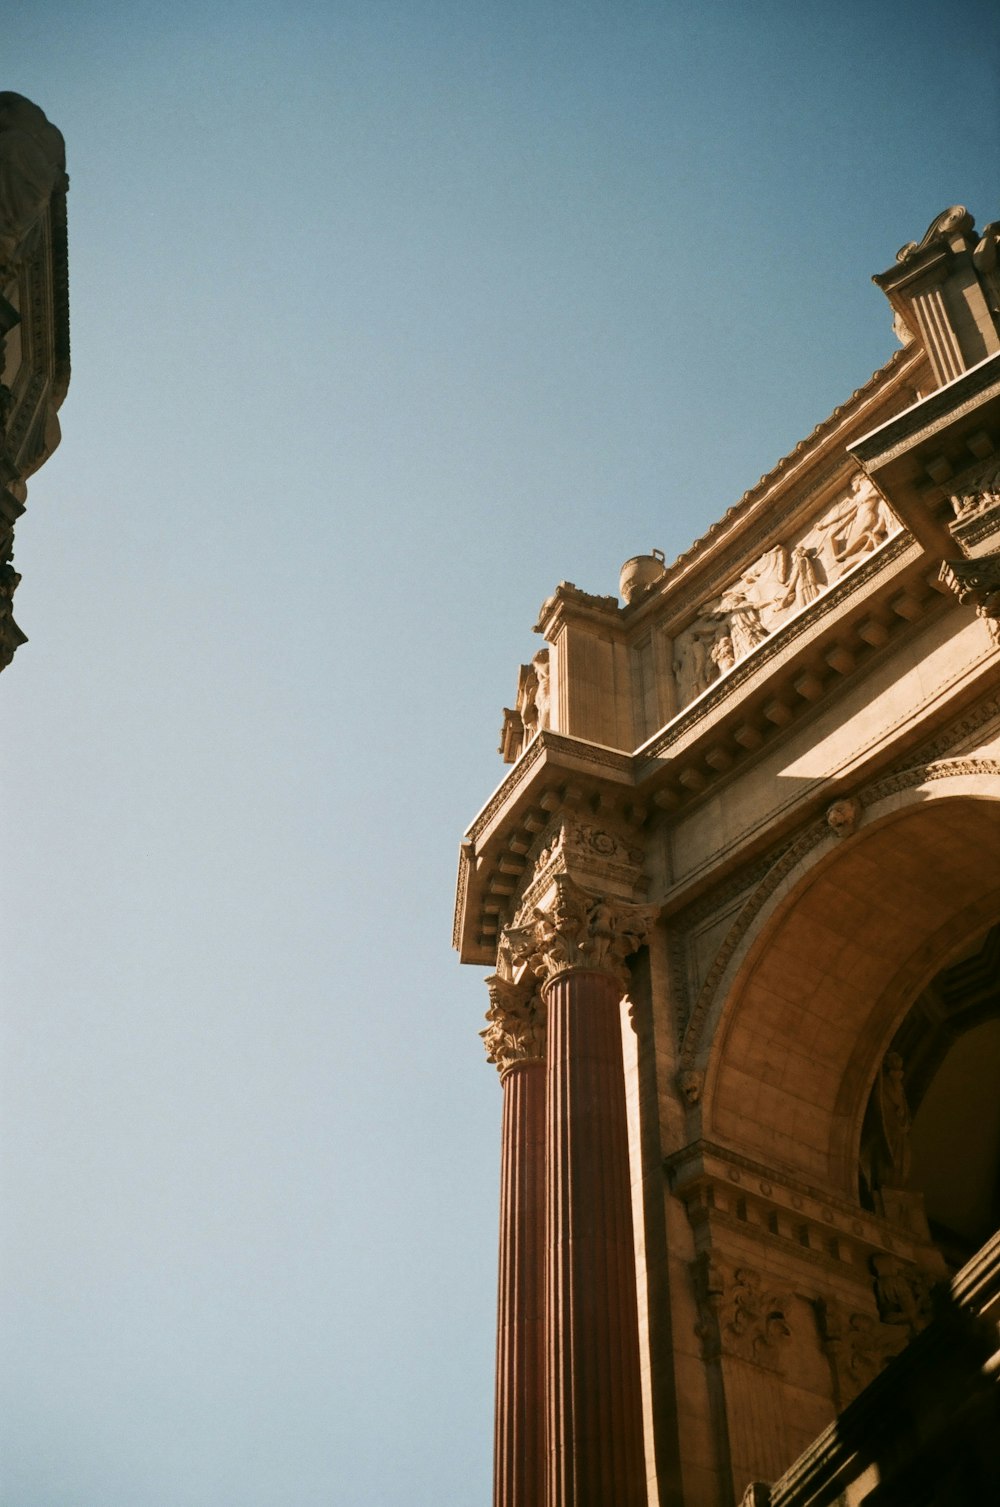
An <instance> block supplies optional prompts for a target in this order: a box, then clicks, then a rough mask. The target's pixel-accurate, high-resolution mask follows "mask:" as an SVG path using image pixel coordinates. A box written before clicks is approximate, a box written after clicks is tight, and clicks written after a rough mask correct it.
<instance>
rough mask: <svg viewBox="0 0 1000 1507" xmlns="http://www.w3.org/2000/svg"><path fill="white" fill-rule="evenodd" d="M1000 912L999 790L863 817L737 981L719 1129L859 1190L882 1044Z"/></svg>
mask: <svg viewBox="0 0 1000 1507" xmlns="http://www.w3.org/2000/svg"><path fill="white" fill-rule="evenodd" d="M998 918H1000V802H997V801H994V800H975V799H970V798H958V799H939V800H928V801H924V802H922V803H919V804H916V805H911V806H908V807H907V808H905V809H904V810H902V811H898V812H895V813H893V815H891V816H890V817H887V818H886V819H884V820H883V821H882V822H880V823H877V824H873V825H872V826H871V827H869V828H867V829H865V828H863V829H862V830H861V831H860V832H859V833H858V834H857V835H856V836H855V837H853V838H851V839H848V840H847V841H845V842H844V843H843V844H842V845H841V846H839V847H838V848H837V849H835V850H834V851H833V852H832V853H829V854H828V855H827V856H826V857H825V859H823V860H821V862H820V863H819V865H818V866H817V868H816V869H815V870H814V871H813V872H812V873H810V874H809V875H807V876H806V877H805V878H804V879H803V880H802V882H801V883H800V884H799V885H798V886H797V887H796V888H795V889H794V890H793V891H792V892H791V893H790V894H789V895H788V896H787V897H786V899H785V901H784V902H783V904H782V905H781V907H780V909H779V910H778V911H777V912H776V913H775V914H773V915H772V916H771V917H770V918H769V919H768V920H767V921H766V922H765V923H764V926H763V927H762V930H761V934H760V935H759V937H758V938H757V940H756V941H755V943H754V944H753V945H752V946H751V948H750V949H749V950H748V953H747V956H746V959H745V961H744V964H743V966H742V968H741V970H740V972H739V974H738V976H737V978H736V980H735V981H734V985H733V987H732V988H731V990H730V991H729V998H728V1000H727V1002H726V1006H725V1010H724V1015H723V1019H722V1021H721V1023H720V1029H719V1031H718V1033H717V1035H716V1045H715V1047H714V1049H713V1053H712V1059H711V1061H710V1064H709V1075H708V1082H707V1083H706V1093H705V1121H704V1125H705V1134H706V1135H707V1136H708V1137H709V1138H710V1139H712V1140H715V1141H718V1142H721V1143H723V1144H728V1145H730V1146H732V1147H733V1148H734V1149H738V1150H739V1151H740V1152H741V1153H742V1154H744V1155H746V1156H751V1157H754V1158H757V1159H759V1160H760V1161H762V1162H765V1163H767V1164H770V1165H774V1166H781V1167H784V1168H786V1169H788V1171H789V1172H791V1173H793V1174H795V1175H798V1176H799V1177H803V1178H805V1179H807V1180H808V1181H810V1182H813V1183H817V1184H819V1185H824V1186H827V1187H830V1188H831V1189H834V1190H837V1191H839V1192H841V1193H842V1194H843V1195H845V1196H848V1197H852V1198H853V1197H855V1196H856V1194H857V1154H858V1140H859V1137H860V1133H861V1121H862V1118H863V1114H864V1108H865V1104H866V1102H867V1099H868V1094H869V1091H870V1089H871V1084H872V1081H873V1078H874V1075H875V1073H876V1071H877V1070H878V1066H879V1063H880V1061H881V1059H882V1055H883V1054H884V1052H885V1049H886V1047H887V1045H888V1043H889V1041H890V1040H891V1038H892V1035H893V1032H894V1031H895V1030H896V1029H897V1027H898V1025H899V1023H900V1021H901V1020H902V1018H903V1016H904V1015H905V1014H906V1011H907V1010H908V1008H909V1007H910V1006H911V1004H912V1003H913V1001H914V999H915V998H916V996H917V995H918V993H919V992H920V990H921V989H922V988H923V987H924V986H925V985H926V984H927V982H928V981H929V980H930V979H931V977H932V976H933V975H934V974H935V973H936V972H937V971H938V970H939V969H940V968H941V967H943V966H944V965H945V964H946V963H947V962H948V961H949V960H950V959H951V958H953V957H955V956H957V955H958V954H959V953H960V952H961V949H962V948H963V947H964V946H967V945H968V943H969V942H970V941H971V940H973V939H974V938H975V937H977V936H979V935H980V934H982V933H983V931H984V930H985V929H986V928H987V927H989V926H990V925H991V924H992V923H993V922H995V921H996V920H997V919H998Z"/></svg>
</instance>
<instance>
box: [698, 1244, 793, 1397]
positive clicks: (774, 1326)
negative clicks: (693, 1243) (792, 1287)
mask: <svg viewBox="0 0 1000 1507" xmlns="http://www.w3.org/2000/svg"><path fill="white" fill-rule="evenodd" d="M693 1272H694V1283H695V1296H696V1298H697V1300H698V1324H697V1326H696V1328H697V1334H698V1338H699V1339H700V1340H701V1343H702V1353H703V1355H704V1357H705V1359H706V1360H716V1359H718V1358H719V1356H721V1355H731V1356H734V1357H736V1358H737V1359H739V1360H746V1361H752V1362H753V1363H754V1364H755V1365H758V1366H764V1367H765V1368H766V1369H768V1370H771V1371H777V1370H780V1368H781V1361H782V1351H783V1349H784V1347H785V1345H786V1344H787V1342H788V1341H789V1340H790V1339H791V1335H792V1330H791V1322H790V1314H791V1308H792V1297H791V1294H790V1293H788V1292H784V1291H781V1290H780V1289H778V1288H776V1287H772V1286H771V1284H770V1283H769V1282H768V1280H767V1278H766V1277H764V1276H762V1275H761V1273H760V1272H758V1271H755V1270H754V1269H753V1268H752V1267H749V1266H744V1265H742V1264H741V1265H736V1264H734V1263H731V1262H727V1261H723V1260H721V1259H720V1258H719V1257H718V1256H716V1255H714V1254H713V1253H712V1252H710V1251H703V1252H702V1254H701V1255H700V1256H698V1257H697V1258H696V1260H695V1262H694V1267H693Z"/></svg>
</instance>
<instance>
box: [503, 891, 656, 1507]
mask: <svg viewBox="0 0 1000 1507" xmlns="http://www.w3.org/2000/svg"><path fill="white" fill-rule="evenodd" d="M652 920H653V912H652V911H651V910H650V909H648V908H646V907H640V906H634V905H625V904H622V903H619V902H610V901H606V900H604V899H601V898H598V897H597V896H594V895H592V894H589V893H588V892H586V891H584V890H581V889H580V888H579V886H577V885H576V884H575V883H574V882H573V881H572V880H571V879H569V878H568V876H566V875H560V876H559V879H558V880H557V881H556V884H555V887H554V891H553V894H552V895H551V897H550V900H549V903H548V904H547V905H545V906H541V907H538V908H537V909H536V911H535V920H534V923H533V924H532V925H531V926H529V927H522V928H519V929H518V930H516V931H513V930H512V931H510V932H508V937H509V938H510V942H511V947H512V952H513V956H514V957H515V959H519V960H522V961H524V962H526V963H527V964H528V967H529V969H530V970H531V971H532V972H534V973H535V974H536V975H537V976H539V977H540V978H541V979H542V980H543V988H542V997H543V999H544V1000H545V1003H546V1005H547V1008H548V1068H547V1080H548V1093H547V1106H546V1161H547V1211H546V1247H547V1252H546V1254H547V1278H546V1291H547V1302H546V1373H547V1390H548V1454H549V1460H548V1494H547V1496H546V1499H545V1500H546V1503H547V1507H641V1504H643V1503H645V1501H646V1485H645V1458H644V1449H643V1437H642V1402H641V1391H640V1380H639V1332H638V1317H637V1312H636V1275H635V1249H634V1240H633V1232H632V1204H631V1191H630V1179H629V1160H628V1127H627V1120H626V1108H625V1081H624V1070H623V1064H622V1044H621V1010H620V1005H621V999H622V996H623V994H624V992H625V983H626V973H625V968H624V960H625V958H626V957H627V956H628V955H629V954H630V953H632V952H634V951H635V949H636V948H637V947H638V946H639V945H640V944H641V943H642V941H643V940H644V939H645V936H646V935H647V933H648V930H649V927H650V925H651V924H652Z"/></svg>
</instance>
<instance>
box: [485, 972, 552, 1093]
mask: <svg viewBox="0 0 1000 1507" xmlns="http://www.w3.org/2000/svg"><path fill="white" fill-rule="evenodd" d="M486 987H487V988H488V989H489V991H490V1006H489V1009H488V1010H487V1012H486V1020H487V1026H486V1030H485V1031H480V1033H479V1034H480V1036H481V1037H482V1038H483V1045H484V1046H485V1048H486V1060H487V1061H488V1062H493V1063H495V1064H496V1067H497V1071H498V1072H499V1074H500V1076H501V1078H502V1077H503V1076H504V1074H505V1073H507V1072H509V1071H510V1069H511V1068H512V1067H514V1066H515V1065H516V1064H517V1063H520V1062H541V1061H543V1060H544V1058H545V1020H546V1010H545V1002H544V1000H543V999H542V998H541V996H540V995H539V993H538V990H537V988H536V987H535V983H534V980H533V979H525V980H522V981H519V982H515V981H514V980H512V979H505V978H502V977H501V976H500V975H499V974H496V973H494V974H492V975H491V976H490V977H489V978H488V979H487V980H486Z"/></svg>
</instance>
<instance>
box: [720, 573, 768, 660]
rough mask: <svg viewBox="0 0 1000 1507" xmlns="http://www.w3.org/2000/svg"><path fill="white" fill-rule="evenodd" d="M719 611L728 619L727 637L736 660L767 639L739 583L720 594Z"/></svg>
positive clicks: (751, 603)
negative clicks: (730, 641)
mask: <svg viewBox="0 0 1000 1507" xmlns="http://www.w3.org/2000/svg"><path fill="white" fill-rule="evenodd" d="M719 611H720V613H724V614H725V615H726V616H727V617H728V620H729V637H730V639H731V640H732V645H733V654H734V656H735V658H736V659H742V658H743V656H744V655H745V654H749V653H750V650H751V649H755V648H756V647H757V645H758V644H762V643H763V642H764V640H765V638H767V630H766V629H765V628H764V625H763V624H762V622H761V620H760V613H759V612H758V610H757V607H756V606H755V605H754V603H753V602H751V600H750V598H749V597H748V596H747V594H746V592H745V591H744V590H743V589H742V586H741V585H740V583H737V584H736V586H733V587H730V589H729V590H728V591H724V592H723V593H722V596H721V597H720V598H719Z"/></svg>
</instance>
